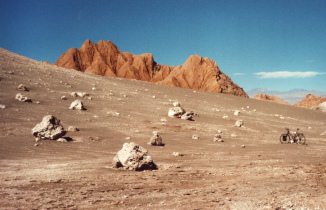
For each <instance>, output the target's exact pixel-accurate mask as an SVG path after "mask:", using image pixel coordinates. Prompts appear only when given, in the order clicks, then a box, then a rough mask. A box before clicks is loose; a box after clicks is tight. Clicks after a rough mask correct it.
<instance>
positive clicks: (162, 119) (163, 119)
mask: <svg viewBox="0 0 326 210" xmlns="http://www.w3.org/2000/svg"><path fill="white" fill-rule="evenodd" d="M160 122H161V123H162V124H166V123H167V122H168V120H167V119H166V118H165V117H162V118H161V119H160Z"/></svg>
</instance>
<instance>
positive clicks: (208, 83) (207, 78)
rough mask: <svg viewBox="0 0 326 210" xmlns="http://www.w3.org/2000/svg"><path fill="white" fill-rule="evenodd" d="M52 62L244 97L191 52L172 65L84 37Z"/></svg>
mask: <svg viewBox="0 0 326 210" xmlns="http://www.w3.org/2000/svg"><path fill="white" fill-rule="evenodd" d="M55 65H57V66H61V67H64V68H68V69H75V70H78V71H82V72H88V73H93V74H98V75H102V76H110V77H122V78H127V79H137V80H144V81H150V82H154V83H158V84H163V85H169V86H176V87H182V88H191V89H196V90H201V91H207V92H218V93H227V94H233V95H237V96H244V97H248V95H247V94H246V93H245V91H244V90H243V89H242V88H240V87H239V86H238V85H236V84H235V83H233V82H232V80H231V79H230V78H229V77H228V76H226V75H225V74H224V73H223V72H221V71H220V69H219V68H218V66H217V64H216V63H215V62H214V61H213V60H210V59H208V58H203V57H201V56H198V55H192V56H190V57H189V58H188V59H187V60H186V62H185V63H184V64H183V65H181V66H176V67H173V66H167V65H161V64H158V63H156V62H155V61H154V58H153V55H152V54H149V53H145V54H141V55H133V54H131V53H128V52H120V50H119V49H118V48H117V46H115V45H114V44H113V43H112V42H111V41H99V42H98V43H96V44H94V43H92V42H91V41H90V40H86V41H85V42H84V43H83V45H82V46H81V47H80V49H76V48H73V49H69V50H68V51H67V52H65V53H64V54H62V55H61V57H60V58H59V59H58V61H57V62H56V63H55Z"/></svg>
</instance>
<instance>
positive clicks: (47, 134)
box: [32, 115, 66, 140]
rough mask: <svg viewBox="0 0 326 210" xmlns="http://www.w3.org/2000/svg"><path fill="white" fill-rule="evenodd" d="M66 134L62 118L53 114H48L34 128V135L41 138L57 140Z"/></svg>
mask: <svg viewBox="0 0 326 210" xmlns="http://www.w3.org/2000/svg"><path fill="white" fill-rule="evenodd" d="M65 134H66V131H65V129H64V128H63V126H62V125H61V123H60V120H59V119H57V118H56V117H55V116H53V115H46V116H44V117H43V119H42V121H41V122H40V123H38V124H37V125H35V127H34V128H33V129H32V135H33V136H35V137H36V138H39V139H50V140H56V139H58V138H60V137H62V136H64V135H65Z"/></svg>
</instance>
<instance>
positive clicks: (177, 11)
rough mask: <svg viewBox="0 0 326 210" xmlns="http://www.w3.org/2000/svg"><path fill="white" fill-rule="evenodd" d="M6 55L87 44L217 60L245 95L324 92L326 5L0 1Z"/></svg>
mask: <svg viewBox="0 0 326 210" xmlns="http://www.w3.org/2000/svg"><path fill="white" fill-rule="evenodd" d="M0 24H1V33H0V47H2V48H5V49H8V50H11V51H14V52H17V53H19V54H22V55H25V56H27V57H31V58H33V59H36V60H47V61H50V62H55V60H56V59H57V58H58V57H59V56H60V55H61V54H62V53H63V52H64V51H66V50H67V49H68V48H71V47H80V45H81V44H82V43H83V41H84V40H85V39H87V38H89V39H91V40H92V41H95V42H97V41H98V40H112V41H113V42H114V43H115V44H116V45H117V46H118V47H119V49H120V50H122V51H129V52H132V53H136V54H140V53H144V52H151V53H153V54H154V57H155V60H156V61H157V62H158V63H162V64H168V65H180V64H182V63H183V62H184V61H185V60H186V58H187V57H188V56H189V55H191V54H200V55H201V56H204V57H209V58H212V59H214V60H215V61H216V62H217V63H218V65H219V67H220V68H221V70H222V71H223V72H225V73H226V74H227V75H229V76H230V77H231V78H232V79H233V80H234V81H235V82H236V83H238V84H239V85H240V86H242V87H244V88H245V90H249V89H252V88H268V89H271V90H289V89H294V88H304V89H314V90H319V91H326V0H304V1H303V0H212V1H209V0H164V1H163V0H146V1H142V0H137V1H135V0H129V1H124V0H116V1H110V0H105V1H104V0H94V1H84V0H64V1H62V0H0Z"/></svg>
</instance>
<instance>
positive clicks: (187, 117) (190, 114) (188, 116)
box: [181, 111, 195, 121]
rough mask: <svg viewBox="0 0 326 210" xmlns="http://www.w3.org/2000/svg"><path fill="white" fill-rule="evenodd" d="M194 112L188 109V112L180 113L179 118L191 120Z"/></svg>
mask: <svg viewBox="0 0 326 210" xmlns="http://www.w3.org/2000/svg"><path fill="white" fill-rule="evenodd" d="M194 115H195V113H194V112H192V111H190V112H185V113H184V114H183V115H181V119H182V120H190V121H193V120H194V119H193V117H194Z"/></svg>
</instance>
